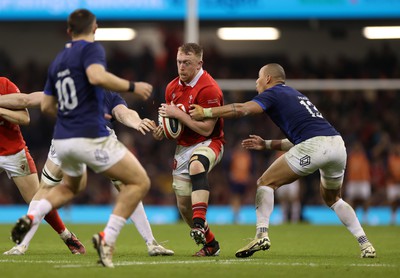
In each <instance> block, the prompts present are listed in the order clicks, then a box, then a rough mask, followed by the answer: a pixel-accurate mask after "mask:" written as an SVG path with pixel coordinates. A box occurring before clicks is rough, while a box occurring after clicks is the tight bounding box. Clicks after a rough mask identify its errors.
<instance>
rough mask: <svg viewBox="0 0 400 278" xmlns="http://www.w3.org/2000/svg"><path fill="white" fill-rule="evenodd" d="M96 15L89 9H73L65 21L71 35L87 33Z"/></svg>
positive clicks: (90, 29)
mask: <svg viewBox="0 0 400 278" xmlns="http://www.w3.org/2000/svg"><path fill="white" fill-rule="evenodd" d="M95 20H96V16H95V15H94V14H93V13H92V12H91V11H89V10H86V9H77V10H75V11H73V12H72V13H71V14H70V15H69V17H68V21H67V25H68V30H69V31H70V32H71V34H72V35H74V36H76V35H81V34H89V33H90V32H91V31H92V25H93V22H94V21H95Z"/></svg>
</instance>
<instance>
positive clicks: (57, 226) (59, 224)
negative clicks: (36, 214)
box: [44, 209, 65, 234]
mask: <svg viewBox="0 0 400 278" xmlns="http://www.w3.org/2000/svg"><path fill="white" fill-rule="evenodd" d="M44 220H46V222H47V223H49V224H50V226H51V227H52V228H53V229H54V230H55V231H56V232H57V233H59V234H61V233H62V232H63V231H64V230H65V225H64V223H63V221H62V220H61V218H60V215H59V214H58V211H57V210H56V209H52V210H51V211H50V212H49V213H48V214H47V215H46V216H45V217H44Z"/></svg>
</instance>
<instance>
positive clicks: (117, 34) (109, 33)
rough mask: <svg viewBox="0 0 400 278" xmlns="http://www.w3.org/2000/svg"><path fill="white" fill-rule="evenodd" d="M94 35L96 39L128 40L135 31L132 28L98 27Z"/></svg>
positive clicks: (133, 36) (132, 37)
mask: <svg viewBox="0 0 400 278" xmlns="http://www.w3.org/2000/svg"><path fill="white" fill-rule="evenodd" d="M94 37H95V40H96V41H130V40H133V39H134V38H135V37H136V32H135V30H133V29H132V28H98V29H97V30H96V33H95V35H94Z"/></svg>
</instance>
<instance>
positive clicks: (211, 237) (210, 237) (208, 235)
mask: <svg viewBox="0 0 400 278" xmlns="http://www.w3.org/2000/svg"><path fill="white" fill-rule="evenodd" d="M205 235H206V243H210V242H211V241H213V240H214V239H215V236H214V234H213V232H211V230H210V228H209V227H208V225H207V226H206V234H205Z"/></svg>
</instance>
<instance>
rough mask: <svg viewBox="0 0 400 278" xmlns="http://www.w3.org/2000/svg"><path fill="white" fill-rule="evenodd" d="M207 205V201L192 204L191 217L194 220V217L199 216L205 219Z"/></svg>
mask: <svg viewBox="0 0 400 278" xmlns="http://www.w3.org/2000/svg"><path fill="white" fill-rule="evenodd" d="M207 207H208V205H207V203H197V204H194V205H192V211H193V217H192V219H193V220H194V219H195V218H200V219H202V220H203V221H206V213H207Z"/></svg>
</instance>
